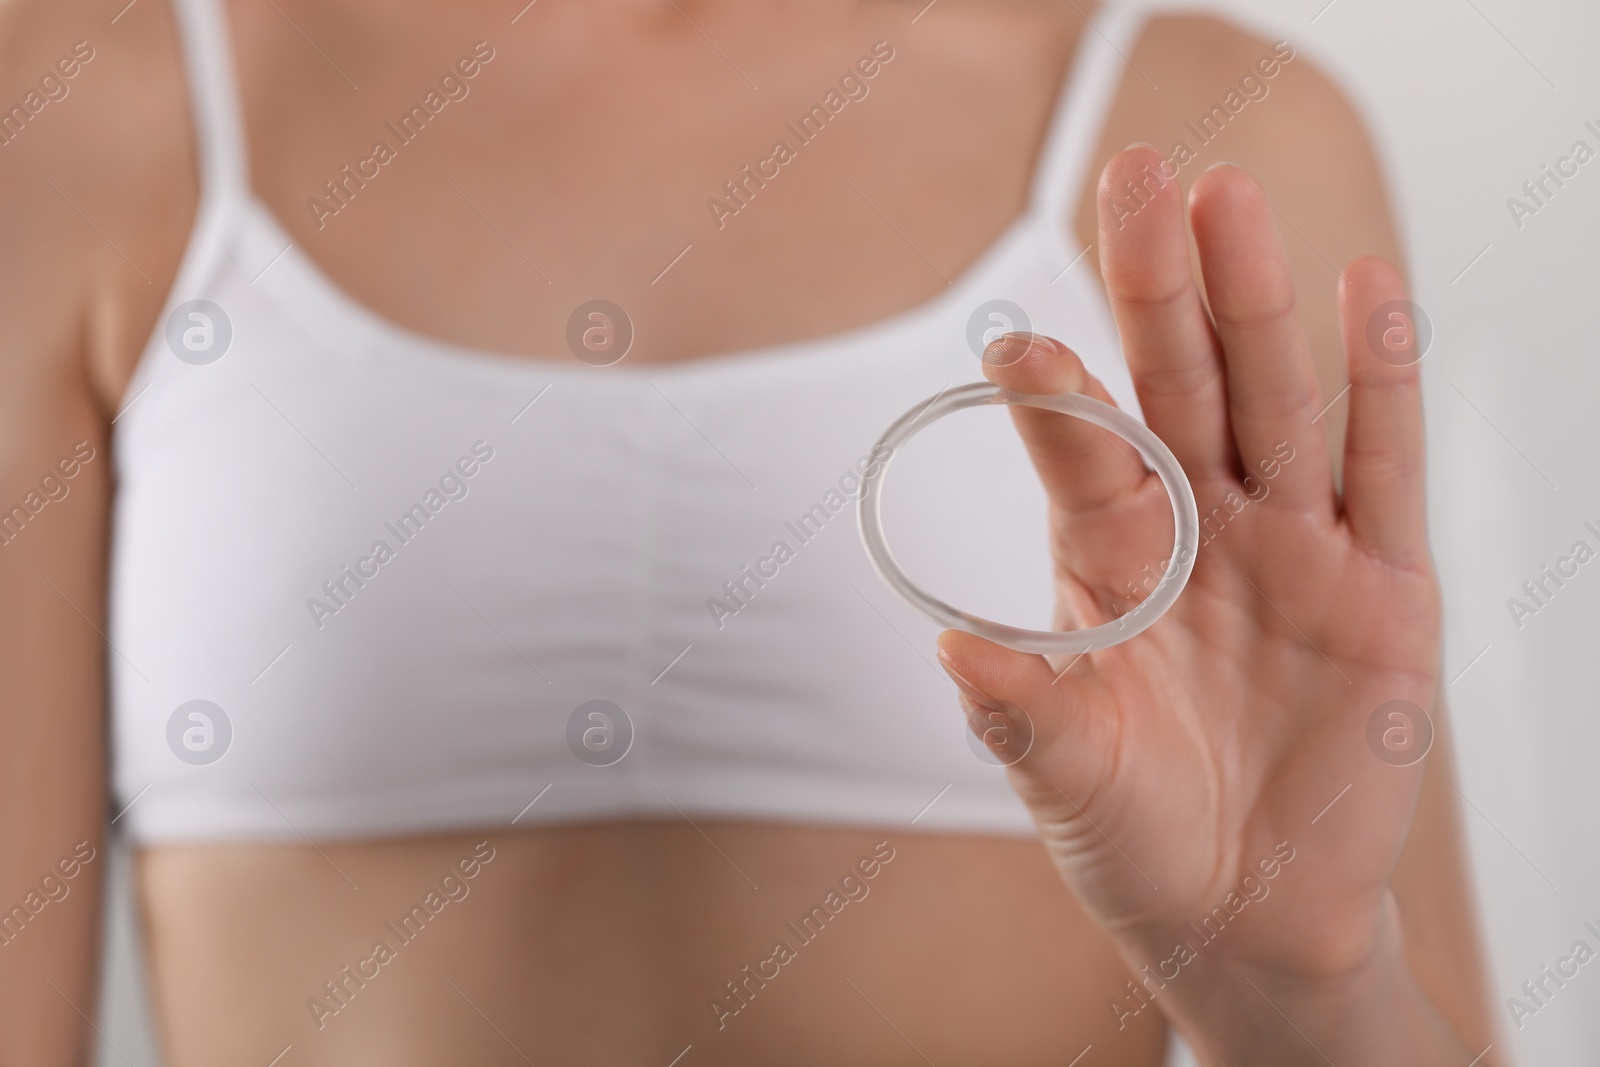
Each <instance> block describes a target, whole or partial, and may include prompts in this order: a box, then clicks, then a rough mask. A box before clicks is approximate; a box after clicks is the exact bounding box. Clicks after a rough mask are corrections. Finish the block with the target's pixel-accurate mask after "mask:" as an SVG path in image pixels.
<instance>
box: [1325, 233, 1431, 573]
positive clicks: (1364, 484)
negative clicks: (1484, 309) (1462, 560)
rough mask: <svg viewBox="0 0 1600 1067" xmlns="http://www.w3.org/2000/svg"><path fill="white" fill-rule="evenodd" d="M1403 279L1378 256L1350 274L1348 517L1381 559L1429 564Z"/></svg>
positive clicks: (1346, 286)
mask: <svg viewBox="0 0 1600 1067" xmlns="http://www.w3.org/2000/svg"><path fill="white" fill-rule="evenodd" d="M1405 294H1406V289H1405V282H1404V281H1403V280H1402V279H1401V277H1400V272H1399V271H1397V270H1396V269H1395V268H1394V267H1393V265H1391V264H1390V263H1388V262H1387V261H1385V260H1383V259H1380V258H1378V257H1377V256H1366V257H1363V258H1361V259H1358V260H1356V261H1355V262H1354V263H1352V264H1350V265H1349V266H1348V267H1346V268H1345V272H1344V281H1343V284H1341V285H1340V287H1339V318H1340V322H1341V324H1342V326H1343V332H1344V349H1345V360H1346V364H1347V366H1348V367H1349V372H1350V417H1349V422H1348V424H1347V429H1346V431H1345V444H1344V510H1345V516H1346V518H1347V521H1348V522H1349V523H1350V529H1351V532H1352V533H1353V534H1354V535H1355V537H1356V539H1357V540H1358V541H1360V542H1361V543H1362V544H1364V545H1366V546H1367V547H1368V548H1369V549H1370V550H1371V551H1372V553H1373V554H1374V555H1376V556H1378V557H1379V558H1380V559H1384V560H1388V561H1391V562H1394V563H1399V564H1403V565H1407V566H1410V565H1415V564H1419V563H1426V561H1427V554H1428V545H1427V515H1426V506H1427V505H1426V501H1425V499H1424V487H1423V477H1424V456H1423V431H1422V395H1421V386H1420V381H1419V378H1420V374H1419V367H1418V364H1417V361H1418V360H1419V359H1421V358H1422V353H1421V352H1420V351H1419V350H1418V348H1417V344H1418V338H1417V332H1416V323H1415V322H1414V321H1413V320H1412V309H1411V307H1410V305H1409V304H1406V303H1404V298H1405Z"/></svg>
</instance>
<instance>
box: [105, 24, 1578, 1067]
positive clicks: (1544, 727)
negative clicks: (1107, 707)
mask: <svg viewBox="0 0 1600 1067" xmlns="http://www.w3.org/2000/svg"><path fill="white" fill-rule="evenodd" d="M1213 7H1214V8H1215V9H1218V10H1222V11H1224V12H1227V13H1229V14H1231V15H1232V16H1233V17H1235V18H1237V19H1238V20H1239V21H1241V22H1243V23H1245V24H1247V25H1250V26H1252V27H1253V28H1255V29H1257V30H1258V32H1260V33H1262V34H1263V35H1264V36H1267V37H1269V38H1278V37H1286V38H1288V39H1290V40H1291V41H1292V42H1293V43H1294V44H1295V46H1296V48H1298V49H1300V50H1301V51H1302V53H1303V54H1304V55H1306V56H1307V57H1310V58H1313V59H1315V60H1316V61H1317V62H1319V63H1321V64H1322V65H1323V66H1324V67H1325V68H1326V69H1329V70H1331V71H1333V72H1334V73H1335V74H1336V75H1337V76H1338V77H1339V78H1340V79H1341V80H1342V81H1343V83H1344V85H1345V86H1346V88H1347V90H1348V91H1349V93H1350V94H1351V96H1352V97H1353V98H1354V99H1355V100H1356V101H1357V103H1358V105H1359V106H1360V107H1361V108H1362V110H1363V111H1364V112H1365V113H1366V114H1367V116H1368V121H1369V124H1370V127H1371V130H1372V134H1373V136H1374V137H1375V138H1376V140H1377V141H1378V143H1379V146H1380V149H1381V151H1382V154H1383V155H1384V157H1385V158H1386V159H1387V161H1388V166H1389V171H1390V179H1391V187H1392V190H1393V194H1394V198H1395V204H1396V209H1397V211H1398V213H1399V216H1400V218H1401V220H1402V223H1403V226H1404V230H1405V234H1406V239H1407V243H1408V246H1409V250H1410V257H1411V258H1410V265H1411V269H1412V274H1413V282H1414V286H1415V299H1416V300H1417V302H1418V303H1419V304H1421V305H1422V306H1423V307H1424V308H1425V309H1426V310H1427V311H1428V313H1429V314H1430V315H1431V317H1432V319H1433V323H1434V329H1435V342H1434V347H1433V350H1432V352H1431V353H1430V354H1429V355H1428V357H1427V360H1426V362H1425V363H1424V367H1425V371H1426V373H1425V380H1426V384H1427V404H1428V408H1427V412H1428V420H1429V441H1430V447H1431V453H1432V454H1431V458H1430V471H1431V477H1432V486H1431V502H1432V506H1433V523H1434V527H1433V537H1434V544H1435V547H1436V552H1437V558H1438V561H1439V565H1440V570H1441V573H1442V577H1443V580H1444V586H1445V596H1446V609H1447V621H1446V639H1445V647H1446V655H1447V662H1446V671H1445V680H1446V682H1447V683H1448V690H1447V692H1448V699H1449V702H1450V706H1451V708H1452V711H1453V715H1454V720H1455V726H1456V733H1457V738H1456V741H1457V749H1458V753H1457V755H1458V762H1459V764H1460V777H1459V787H1460V790H1461V793H1462V796H1463V798H1464V801H1463V804H1462V808H1463V812H1464V817H1465V819H1466V826H1467V830H1468V833H1469V835H1470V840H1471V847H1472V852H1473V859H1474V868H1475V874H1476V878H1477V886H1478V893H1479V897H1480V904H1481V908H1482V911H1483V914H1484V917H1485V919H1484V921H1485V929H1486V932H1487V935H1488V942H1489V947H1490V951H1491V954H1492V957H1493V958H1492V965H1493V994H1494V997H1495V1003H1494V1009H1495V1011H1496V1013H1497V1015H1498V1019H1499V1025H1500V1028H1501V1031H1502V1034H1503V1035H1504V1036H1503V1042H1504V1043H1503V1045H1501V1051H1502V1053H1503V1052H1504V1050H1505V1049H1507V1048H1509V1049H1510V1050H1511V1052H1512V1056H1513V1057H1514V1058H1515V1060H1516V1061H1517V1062H1519V1063H1522V1064H1539V1065H1541V1067H1544V1065H1549V1067H1564V1065H1569V1064H1571V1065H1577V1064H1580V1063H1595V1062H1597V1061H1600V961H1596V962H1595V963H1591V964H1590V965H1589V966H1587V967H1584V968H1583V969H1582V970H1581V971H1580V972H1579V974H1578V976H1577V977H1576V978H1573V979H1571V980H1569V981H1568V982H1567V984H1566V985H1565V987H1564V988H1562V989H1560V990H1559V991H1558V992H1557V994H1556V996H1555V997H1554V998H1553V999H1552V1000H1551V1001H1550V1002H1549V1003H1548V1004H1547V1005H1546V1006H1545V1007H1544V1008H1542V1009H1541V1010H1540V1011H1539V1012H1538V1014H1537V1015H1536V1016H1534V1017H1533V1018H1531V1019H1526V1020H1524V1025H1523V1027H1522V1028H1521V1029H1520V1030H1518V1029H1516V1028H1514V1027H1513V1025H1512V1024H1511V1016H1510V1013H1509V1011H1508V1010H1507V1007H1506V1003H1505V1001H1506V998H1507V997H1510V996H1513V995H1518V993H1519V987H1520V986H1521V984H1522V983H1523V982H1524V981H1525V980H1528V979H1531V978H1536V977H1538V972H1539V969H1540V967H1541V965H1544V964H1553V963H1554V961H1555V959H1556V957H1558V956H1560V955H1563V954H1565V953H1566V952H1568V951H1569V950H1570V948H1571V946H1572V944H1573V942H1574V941H1576V940H1578V939H1580V938H1583V939H1585V940H1587V941H1588V942H1589V943H1590V946H1591V947H1592V948H1596V949H1600V940H1597V939H1596V938H1594V937H1593V936H1592V935H1590V934H1588V933H1587V932H1586V931H1585V930H1584V929H1583V924H1584V922H1585V921H1593V922H1595V924H1596V926H1597V927H1600V835H1597V833H1596V812H1597V810H1600V782H1597V778H1596V768H1597V766H1600V716H1596V715H1595V705H1596V698H1595V694H1596V693H1597V692H1600V656H1597V655H1596V648H1595V645H1596V642H1597V640H1600V561H1596V562H1595V563H1593V564H1591V565H1589V566H1587V567H1584V568H1583V569H1582V570H1581V571H1580V573H1579V575H1578V577H1576V578H1574V579H1572V580H1571V581H1569V582H1568V583H1567V585H1566V586H1565V587H1564V588H1563V589H1561V590H1560V591H1559V593H1558V595H1557V596H1556V597H1554V598H1553V599H1552V601H1551V603H1550V604H1549V606H1548V607H1547V608H1545V609H1543V610H1541V611H1540V612H1539V613H1538V614H1537V615H1536V616H1535V617H1533V618H1529V619H1525V620H1524V625H1523V626H1522V628H1521V629H1520V630H1519V629H1518V628H1517V627H1516V625H1515V624H1514V623H1513V621H1512V618H1511V615H1510V612H1509V610H1508V608H1507V605H1506V601H1507V598H1509V597H1512V596H1517V595H1520V587H1521V585H1522V583H1523V582H1524V581H1526V580H1529V579H1531V578H1535V577H1537V576H1538V573H1539V569H1540V567H1541V566H1542V565H1544V564H1546V563H1552V562H1553V561H1554V560H1555V558H1556V557H1557V556H1559V555H1563V554H1565V553H1566V552H1567V551H1568V550H1569V549H1570V546H1571V545H1572V543H1573V542H1574V541H1575V540H1577V539H1579V538H1580V537H1581V538H1584V539H1586V540H1588V541H1589V542H1590V544H1591V545H1597V544H1600V539H1597V538H1596V537H1595V536H1594V535H1592V534H1589V533H1587V532H1586V531H1585V530H1584V529H1583V526H1582V524H1583V522H1584V521H1585V520H1592V521H1594V522H1595V524H1596V526H1597V527H1600V471H1597V464H1600V429H1597V421H1596V419H1595V417H1594V411H1595V406H1596V400H1597V398H1600V362H1597V360H1596V358H1595V356H1596V349H1597V345H1596V341H1595V335H1596V323H1595V318H1594V315H1595V311H1596V307H1597V303H1600V300H1597V297H1600V247H1597V243H1600V242H1597V238H1600V159H1596V160H1594V161H1592V162H1590V163H1589V164H1588V165H1587V166H1585V167H1583V168H1581V170H1580V172H1579V174H1578V176H1577V177H1576V178H1573V179H1570V180H1568V181H1567V185H1566V187H1565V188H1563V189H1561V190H1560V191H1559V192H1558V193H1557V194H1556V195H1555V196H1554V197H1553V198H1552V199H1551V200H1550V201H1549V202H1548V204H1547V205H1546V206H1545V207H1544V208H1542V209H1541V210H1540V211H1539V212H1538V214H1537V215H1536V216H1534V217H1531V218H1527V219H1524V221H1523V226H1522V228H1521V229H1520V230H1519V229H1518V228H1517V227H1516V226H1515V225H1514V224H1513V222H1512V218H1511V215H1510V212H1509V211H1508V209H1507V206H1506V201H1507V198H1508V197H1511V196H1513V195H1520V187H1521V185H1522V183H1523V182H1524V181H1527V180H1529V179H1531V178H1534V177H1536V176H1537V175H1538V173H1539V169H1540V166H1541V165H1543V164H1549V163H1553V162H1554V161H1555V159H1556V157H1557V156H1560V155H1564V154H1566V153H1567V152H1568V151H1569V150H1570V148H1571V146H1572V144H1573V142H1574V141H1576V140H1579V139H1582V140H1585V141H1587V142H1588V143H1589V145H1590V147H1591V148H1593V149H1596V150H1600V137H1597V136H1596V135H1595V134H1593V133H1591V132H1589V131H1588V130H1586V129H1584V127H1583V123H1584V122H1585V121H1586V120H1588V121H1593V122H1594V123H1595V125H1596V127H1600V62H1597V61H1596V53H1595V50H1596V47H1597V44H1600V5H1595V4H1592V3H1580V2H1578V0H1544V2H1539V0H1407V2H1405V3H1396V2H1394V0H1334V2H1333V3H1332V4H1327V3H1326V0H1292V2H1283V0H1225V2H1222V3H1220V4H1216V5H1213ZM1333 280H1334V279H1333V275H1332V272H1331V270H1330V273H1329V284H1332V283H1333ZM1452 679H1454V680H1453V681H1452ZM111 853H112V864H111V867H112V873H113V892H112V893H111V896H110V899H109V900H108V904H107V907H108V915H109V920H110V921H109V925H108V930H109V944H108V960H107V969H106V972H105V990H104V997H103V1006H102V1013H103V1019H102V1031H103V1033H104V1038H105V1039H104V1040H103V1041H102V1042H101V1047H100V1055H99V1059H98V1062H99V1063H101V1064H103V1065H106V1067H110V1065H114V1064H130V1065H134V1067H155V1065H156V1064H158V1062H159V1060H158V1058H157V1056H156V1054H155V1053H154V1051H153V1046H152V1044H151V1042H150V1028H149V1026H148V1023H147V1021H146V1019H147V1017H146V1014H145V1005H144V995H143V991H142V983H141V982H140V981H138V978H137V975H138V963H137V956H136V953H135V951H134V948H135V946H134V939H133V931H134V928H135V924H134V923H133V907H132V904H131V901H130V900H129V899H128V896H127V891H126V887H127V882H126V877H125V868H126V857H125V854H124V852H123V850H122V849H121V848H115V847H114V848H113V849H112V850H111ZM112 1046H114V1047H112ZM276 1052H277V1050H267V1052H266V1055H265V1056H264V1057H263V1059H262V1067H264V1065H265V1064H266V1062H267V1060H269V1059H270V1058H271V1056H273V1055H275V1054H276ZM1463 1067H1465V1065H1463Z"/></svg>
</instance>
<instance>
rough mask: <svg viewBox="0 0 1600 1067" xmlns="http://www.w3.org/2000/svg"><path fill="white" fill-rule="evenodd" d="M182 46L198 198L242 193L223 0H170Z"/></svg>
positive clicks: (240, 118) (243, 158) (240, 138)
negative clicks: (197, 169) (196, 160)
mask: <svg viewBox="0 0 1600 1067" xmlns="http://www.w3.org/2000/svg"><path fill="white" fill-rule="evenodd" d="M173 11H174V14H175V15H176V17H177V21H178V35H179V37H180V39H181V42H182V46H183V60H184V71H185V74H186V76H187V79H188V83H189V106H190V108H191V110H192V112H193V116H194V130H195V140H196V147H197V151H198V152H199V155H200V189H201V194H202V196H203V197H217V196H219V195H232V194H238V193H242V192H243V191H244V190H245V189H246V188H247V187H248V185H249V175H250V168H249V161H248V155H247V150H246V146H245V136H244V112H243V110H242V109H241V107H240V103H239V89H238V85H237V83H236V82H235V80H234V72H233V42H232V41H231V40H230V38H229V35H228V24H227V16H226V14H225V13H224V11H223V9H222V0H173Z"/></svg>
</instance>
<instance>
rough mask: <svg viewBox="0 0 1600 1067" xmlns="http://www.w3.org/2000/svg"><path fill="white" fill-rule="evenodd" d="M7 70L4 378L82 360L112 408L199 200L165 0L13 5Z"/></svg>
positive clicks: (3, 21) (2, 87)
mask: <svg viewBox="0 0 1600 1067" xmlns="http://www.w3.org/2000/svg"><path fill="white" fill-rule="evenodd" d="M0 71H3V72H4V73H3V74H0V232H3V233H4V235H5V239H4V247H5V255H4V256H3V257H0V323H3V328H4V329H5V330H6V332H7V333H8V335H9V336H10V337H11V338H12V339H14V341H15V342H16V343H13V344H8V345H7V346H6V352H5V353H4V354H3V355H0V375H5V376H6V377H8V378H12V380H13V381H15V380H16V379H15V378H14V377H12V376H13V374H15V373H16V372H21V373H22V374H25V375H28V376H30V377H31V376H32V375H33V373H34V372H36V371H37V369H38V367H39V364H40V362H41V361H47V360H51V359H61V360H80V359H81V360H82V361H83V369H84V370H85V371H86V373H85V374H84V375H82V376H80V377H81V380H82V381H84V382H85V383H87V384H88V385H89V387H90V388H92V389H94V391H95V393H96V398H97V399H98V400H99V401H101V402H102V404H104V403H108V402H114V400H115V398H116V397H117V396H118V395H120V391H121V390H120V386H121V384H123V383H124V382H125V381H126V378H127V375H128V374H129V373H131V370H132V364H133V361H134V360H135V359H136V358H137V354H138V351H139V350H140V349H141V348H142V346H143V343H144V339H145V338H146V337H148V336H149V333H150V330H151V329H152V327H153V325H154V320H155V317H156V316H157V315H158V314H159V311H160V308H161V305H162V303H163V302H164V300H165V298H166V295H167V289H168V288H169V286H170V285H171V281H172V277H173V275H174V274H175V273H176V270H177V266H178V261H179V259H180V258H181V256H182V250H183V248H184V246H185V244H186V238H187V234H188V231H189V227H190V224H191V222H192V220H193V215H194V210H195V204H196V201H197V198H198V181H197V176H196V171H195V156H194V150H193V144H192V141H193V138H192V133H191V130H190V122H189V105H188V98H187V94H186V89H185V84H184V77H183V69H182V63H181V61H180V58H179V47H178V39H177V34H176V30H175V26H174V23H173V17H172V9H171V5H170V4H169V3H166V2H162V0H143V2H140V0H135V2H134V3H131V4H128V5H127V6H126V7H124V8H122V9H121V10H120V11H119V10H118V8H117V5H115V4H112V5H106V4H104V3H102V2H95V3H88V2H83V0H13V2H12V3H9V4H6V5H4V7H0ZM19 362H20V363H21V364H22V365H21V366H18V363H19Z"/></svg>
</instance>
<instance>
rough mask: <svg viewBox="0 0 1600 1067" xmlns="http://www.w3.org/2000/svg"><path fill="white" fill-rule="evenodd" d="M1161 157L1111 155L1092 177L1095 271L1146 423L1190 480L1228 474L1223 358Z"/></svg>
mask: <svg viewBox="0 0 1600 1067" xmlns="http://www.w3.org/2000/svg"><path fill="white" fill-rule="evenodd" d="M1162 166H1163V164H1162V160H1161V155H1160V153H1158V152H1156V151H1155V150H1154V149H1152V148H1147V147H1134V148H1130V149H1128V150H1127V151H1124V152H1121V153H1118V154H1117V155H1116V156H1115V157H1113V158H1112V160H1111V162H1110V163H1108V164H1107V165H1106V169H1105V171H1104V172H1103V173H1102V174H1101V176H1100V193H1099V198H1098V199H1099V211H1100V273H1101V275H1102V277H1103V278H1104V280H1105V287H1106V295H1107V297H1108V298H1109V299H1110V301H1111V311H1112V314H1113V316H1114V317H1115V318H1116V320H1117V330H1118V332H1119V333H1120V334H1121V336H1122V350H1123V353H1124V355H1125V357H1126V359H1127V361H1128V370H1129V372H1130V373H1131V375H1132V377H1133V384H1134V388H1135V389H1137V390H1138V392H1139V404H1140V406H1141V407H1143V408H1144V417H1145V421H1146V422H1147V423H1148V424H1149V425H1150V428H1151V429H1152V430H1154V431H1155V432H1156V435H1157V436H1159V437H1160V438H1161V439H1162V440H1163V441H1165V442H1166V443H1167V447H1169V448H1171V449H1172V451H1173V453H1174V454H1175V455H1176V456H1177V457H1178V460H1179V462H1181V463H1182V464H1183V467H1184V470H1185V471H1187V472H1188V474H1189V477H1190V479H1191V480H1201V479H1208V478H1215V477H1220V476H1222V475H1226V474H1231V473H1232V472H1233V470H1234V463H1235V460H1234V450H1233V441H1232V439H1231V437H1230V436H1229V433H1228V410H1227V382H1226V380H1225V378H1224V376H1223V365H1222V352H1221V349H1220V347H1219V346H1218V343H1217V338H1216V335H1215V334H1214V333H1213V331H1212V328H1211V320H1210V319H1209V317H1208V316H1207V315H1206V308H1205V303H1204V301H1202V300H1201V298H1200V290H1199V288H1198V286H1197V285H1196V284H1195V279H1194V272H1193V269H1192V268H1191V266H1190V259H1189V236H1188V229H1187V228H1186V226H1185V225H1184V206H1183V194H1182V192H1181V191H1180V190H1179V188H1178V183H1177V181H1176V178H1175V177H1173V178H1164V177H1163V172H1162Z"/></svg>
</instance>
